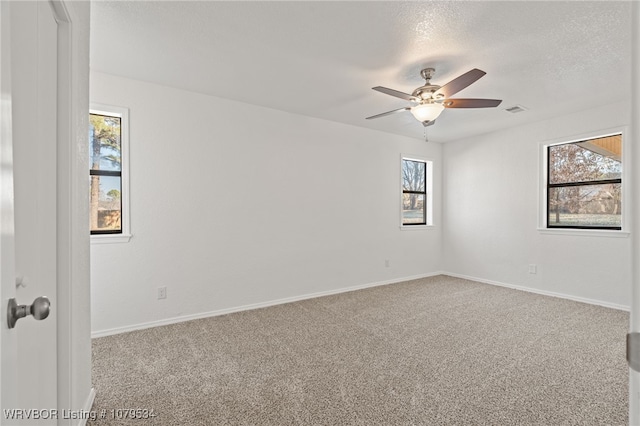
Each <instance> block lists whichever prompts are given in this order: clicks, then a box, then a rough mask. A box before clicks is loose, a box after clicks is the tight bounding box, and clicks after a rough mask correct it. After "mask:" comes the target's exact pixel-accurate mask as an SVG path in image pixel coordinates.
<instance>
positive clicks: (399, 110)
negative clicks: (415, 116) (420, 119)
mask: <svg viewBox="0 0 640 426" xmlns="http://www.w3.org/2000/svg"><path fill="white" fill-rule="evenodd" d="M410 109H411V108H410V107H404V108H398V109H394V110H393V111H387V112H383V113H382V114H376V115H372V116H371V117H367V118H366V120H371V119H372V118H380V117H384V116H385V115H391V114H395V113H396V112H402V111H409V110H410Z"/></svg>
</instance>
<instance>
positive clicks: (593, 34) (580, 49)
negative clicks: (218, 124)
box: [91, 1, 631, 142]
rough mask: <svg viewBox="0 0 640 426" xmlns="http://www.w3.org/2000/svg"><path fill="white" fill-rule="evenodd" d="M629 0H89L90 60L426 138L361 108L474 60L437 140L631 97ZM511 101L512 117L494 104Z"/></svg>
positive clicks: (402, 119)
mask: <svg viewBox="0 0 640 426" xmlns="http://www.w3.org/2000/svg"><path fill="white" fill-rule="evenodd" d="M630 10H631V3H630V2H613V1H599V2H586V1H569V2H562V1H548V2H545V1H535V2H529V1H508V2H497V1H487V2H484V1H466V2H463V1H449V2H429V1H425V2H401V1H397V2H363V1H359V2H325V1H320V2H308V1H299V2H271V1H260V2H203V1H201V2H183V1H180V2H167V1H156V2H127V1H115V2H104V1H98V2H94V3H92V14H91V15H92V16H91V26H92V28H91V37H92V40H91V68H92V69H93V70H96V71H102V72H106V73H110V74H115V75H121V76H125V77H130V78H134V79H140V80H146V81H151V82H156V83H160V84H165V85H168V86H173V87H178V88H182V89H187V90H192V91H196V92H201V93H207V94H211V95H215V96H219V97H223V98H228V99H234V100H238V101H242V102H248V103H251V104H255V105H261V106H265V107H269V108H274V109H279V110H283V111H289V112H293V113H297V114H303V115H307V116H312V117H318V118H322V119H326V120H331V121H337V122H342V123H347V124H351V125H355V126H361V127H368V128H372V129H377V130H381V131H385V132H390V133H396V134H401V135H406V136H410V137H415V138H423V136H424V130H423V127H422V125H420V123H418V122H417V121H416V120H415V119H414V118H413V116H412V115H411V114H410V113H409V112H405V113H400V114H394V115H390V116H386V117H382V118H379V119H377V120H365V119H364V118H365V117H367V116H370V115H374V114H377V113H381V112H385V111H388V110H392V109H396V108H401V107H404V106H406V105H407V104H408V102H407V101H403V100H402V99H397V98H394V97H391V96H387V95H384V94H381V93H378V92H375V91H373V90H371V88H372V87H374V86H378V85H380V86H386V87H390V88H393V89H396V90H401V91H404V92H409V93H411V91H412V90H413V89H414V88H416V87H418V86H421V85H422V83H423V82H424V80H422V79H421V77H420V70H421V69H422V68H424V67H427V66H430V67H434V68H436V74H435V76H434V78H433V79H432V83H434V84H440V85H444V84H445V83H446V82H448V81H449V80H451V79H453V78H455V77H457V76H458V75H460V74H462V73H464V72H466V71H469V70H470V69H472V68H480V69H482V70H484V71H486V72H487V75H485V76H484V77H483V78H481V79H480V80H478V81H477V82H476V83H474V84H473V85H471V86H469V87H468V88H466V89H464V90H463V91H461V92H459V93H458V94H456V95H455V96H454V97H465V98H469V97H471V98H473V97H486V98H495V99H502V100H503V103H502V105H500V106H499V107H498V108H490V109H476V110H469V109H463V110H460V109H458V110H445V111H444V112H443V113H442V115H441V116H440V118H438V120H437V122H436V124H435V125H434V126H431V127H429V128H428V132H429V140H431V141H434V142H446V141H450V140H456V139H460V138H464V137H469V136H473V135H476V134H481V133H486V132H490V131H494V130H498V129H502V128H507V127H511V126H514V125H517V124H523V123H526V122H530V121H538V120H542V119H545V118H549V117H551V116H554V115H558V114H566V113H569V112H573V111H577V110H583V109H587V108H590V107H593V106H596V105H600V104H608V103H613V102H616V101H619V100H624V99H628V98H629V87H630V68H631V18H630V16H631V13H630ZM516 104H519V105H522V106H524V107H526V108H527V111H525V112H521V113H518V114H511V113H508V112H506V111H504V108H507V107H510V106H513V105H516Z"/></svg>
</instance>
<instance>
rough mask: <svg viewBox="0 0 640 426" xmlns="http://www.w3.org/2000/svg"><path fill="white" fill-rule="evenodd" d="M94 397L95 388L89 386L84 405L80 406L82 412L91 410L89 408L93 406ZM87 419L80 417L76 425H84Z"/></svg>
mask: <svg viewBox="0 0 640 426" xmlns="http://www.w3.org/2000/svg"><path fill="white" fill-rule="evenodd" d="M95 399H96V389H95V388H91V391H89V396H87V400H86V401H85V403H84V407H82V410H83V411H82V412H83V413H89V412H91V408H92V407H93V401H94V400H95ZM82 417H84V416H82ZM87 420H88V419H87V418H83V419H80V420H79V421H78V426H85V425H86V424H87Z"/></svg>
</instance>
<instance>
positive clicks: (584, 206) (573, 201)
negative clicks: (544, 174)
mask: <svg viewBox="0 0 640 426" xmlns="http://www.w3.org/2000/svg"><path fill="white" fill-rule="evenodd" d="M621 199H622V185H621V184H619V183H612V184H605V185H584V186H571V187H563V188H549V218H548V225H549V227H554V226H592V227H621V226H622V220H621V218H622V215H621V210H622V206H621Z"/></svg>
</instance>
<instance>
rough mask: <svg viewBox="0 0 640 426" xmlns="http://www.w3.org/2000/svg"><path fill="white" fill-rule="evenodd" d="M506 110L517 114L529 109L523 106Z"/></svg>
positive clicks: (515, 106)
mask: <svg viewBox="0 0 640 426" xmlns="http://www.w3.org/2000/svg"><path fill="white" fill-rule="evenodd" d="M504 110H505V111H507V112H510V113H512V114H515V113H517V112H522V111H526V110H527V109H526V108H525V107H523V106H522V105H514V106H512V107H509V108H505V109H504Z"/></svg>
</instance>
